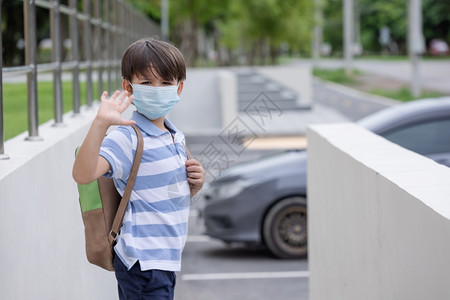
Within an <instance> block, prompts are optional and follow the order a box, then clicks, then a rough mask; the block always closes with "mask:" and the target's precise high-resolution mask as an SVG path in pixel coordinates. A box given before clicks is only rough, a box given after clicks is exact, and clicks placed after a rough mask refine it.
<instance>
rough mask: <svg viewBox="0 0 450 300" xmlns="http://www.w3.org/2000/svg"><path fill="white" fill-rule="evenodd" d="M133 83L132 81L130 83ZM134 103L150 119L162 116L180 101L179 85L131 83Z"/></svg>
mask: <svg viewBox="0 0 450 300" xmlns="http://www.w3.org/2000/svg"><path fill="white" fill-rule="evenodd" d="M130 84H131V83H130ZM131 86H132V87H133V103H134V105H135V106H136V108H137V111H138V112H140V113H141V114H143V115H144V116H146V117H147V118H148V119H150V120H156V119H158V118H161V117H163V116H165V115H167V113H168V112H169V111H170V110H171V109H172V108H173V107H174V106H175V104H177V103H178V101H180V97H179V96H178V86H177V85H171V86H149V85H142V84H131Z"/></svg>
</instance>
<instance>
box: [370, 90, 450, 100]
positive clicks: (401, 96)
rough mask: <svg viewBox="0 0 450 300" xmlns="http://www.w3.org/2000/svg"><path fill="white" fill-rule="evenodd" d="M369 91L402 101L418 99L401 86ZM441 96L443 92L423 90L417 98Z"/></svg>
mask: <svg viewBox="0 0 450 300" xmlns="http://www.w3.org/2000/svg"><path fill="white" fill-rule="evenodd" d="M369 93H371V94H375V95H379V96H383V97H387V98H391V99H396V100H400V101H403V102H406V101H411V100H416V99H418V98H417V97H414V96H413V95H412V94H411V91H410V89H409V88H407V87H403V88H401V89H399V90H396V91H391V90H384V89H381V88H377V89H374V90H370V91H369ZM442 96H444V94H442V93H438V92H430V91H423V92H422V94H421V95H420V97H419V98H434V97H442Z"/></svg>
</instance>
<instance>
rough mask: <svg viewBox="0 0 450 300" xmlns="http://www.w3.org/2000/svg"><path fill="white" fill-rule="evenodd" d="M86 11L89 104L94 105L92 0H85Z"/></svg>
mask: <svg viewBox="0 0 450 300" xmlns="http://www.w3.org/2000/svg"><path fill="white" fill-rule="evenodd" d="M83 8H84V13H85V14H86V15H87V20H86V23H85V26H86V27H85V30H86V35H85V39H84V43H85V46H86V47H85V49H86V60H87V68H86V93H87V105H88V106H92V30H91V24H92V23H91V21H92V14H91V0H84V2H83Z"/></svg>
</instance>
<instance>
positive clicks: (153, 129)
mask: <svg viewBox="0 0 450 300" xmlns="http://www.w3.org/2000/svg"><path fill="white" fill-rule="evenodd" d="M131 119H132V120H134V121H136V125H137V126H138V127H139V128H140V129H141V130H143V131H145V132H146V133H147V134H148V135H153V136H161V135H163V134H166V133H167V131H163V130H161V129H159V128H158V127H157V126H156V125H155V124H153V123H152V122H151V121H150V120H149V119H147V118H146V117H144V116H143V115H141V114H140V113H138V112H137V111H134V112H133V115H132V117H131ZM164 124H165V125H166V127H167V128H168V129H169V131H170V132H171V133H172V134H174V135H176V134H181V132H180V131H179V130H178V129H177V128H176V127H175V126H174V125H173V124H172V122H170V121H169V120H168V119H167V118H165V119H164Z"/></svg>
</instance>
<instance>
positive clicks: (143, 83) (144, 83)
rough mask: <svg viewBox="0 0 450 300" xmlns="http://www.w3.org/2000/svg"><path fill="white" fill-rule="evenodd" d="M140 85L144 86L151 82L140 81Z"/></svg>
mask: <svg viewBox="0 0 450 300" xmlns="http://www.w3.org/2000/svg"><path fill="white" fill-rule="evenodd" d="M140 84H142V85H146V84H152V82H151V81H142V82H141V83H140Z"/></svg>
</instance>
